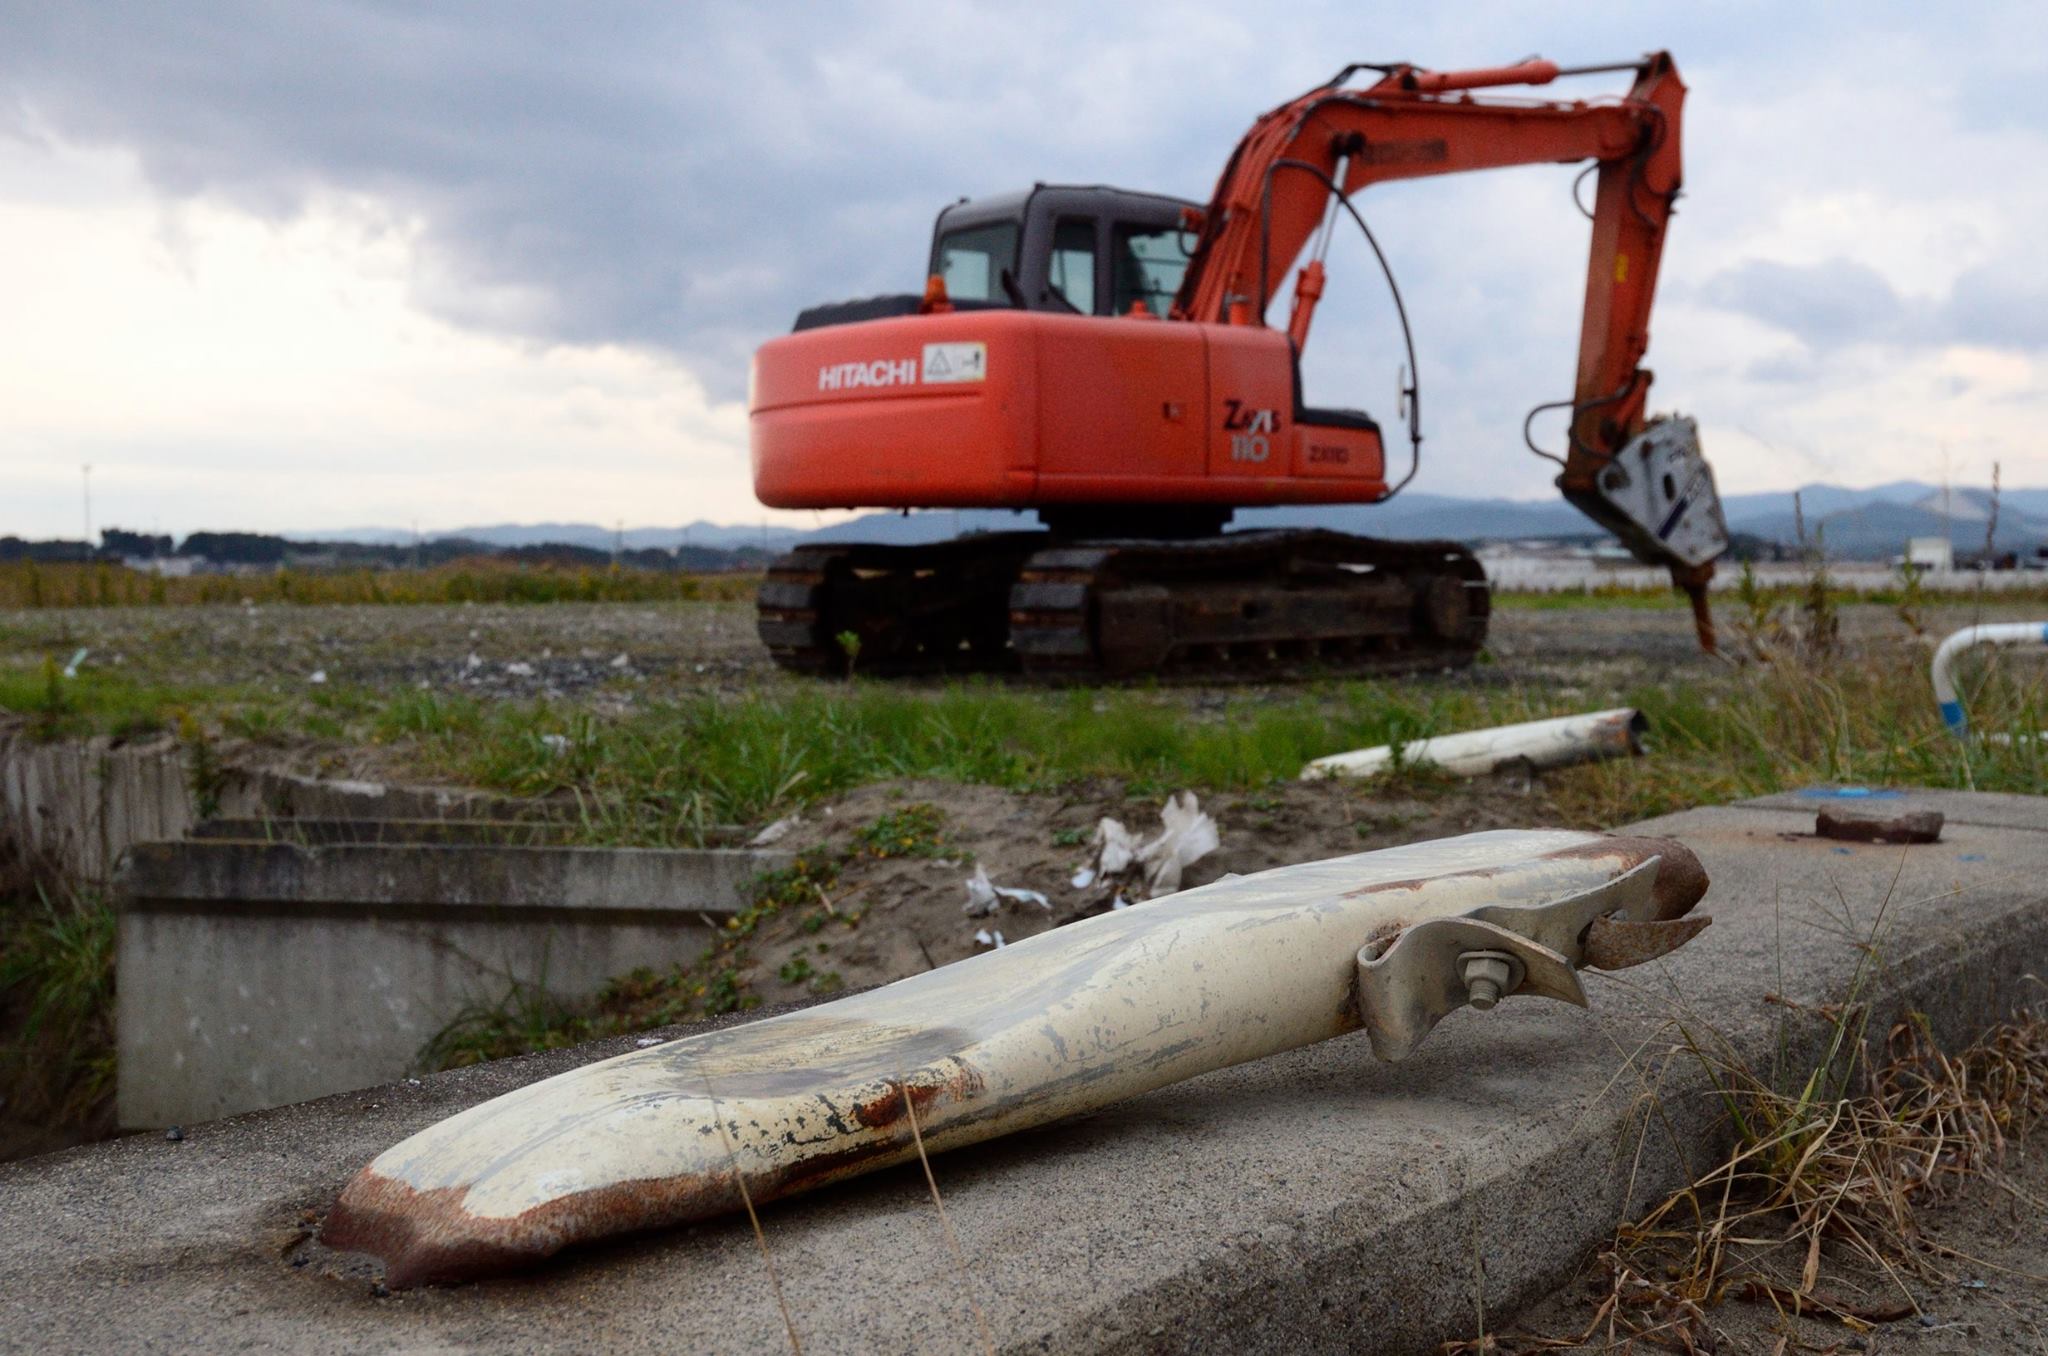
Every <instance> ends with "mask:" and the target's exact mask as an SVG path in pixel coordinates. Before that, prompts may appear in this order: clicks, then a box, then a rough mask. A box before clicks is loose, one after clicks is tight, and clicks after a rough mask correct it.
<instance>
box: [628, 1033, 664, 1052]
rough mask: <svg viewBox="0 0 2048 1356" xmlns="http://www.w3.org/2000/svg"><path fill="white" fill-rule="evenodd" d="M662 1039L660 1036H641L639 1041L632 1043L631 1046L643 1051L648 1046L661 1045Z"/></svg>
mask: <svg viewBox="0 0 2048 1356" xmlns="http://www.w3.org/2000/svg"><path fill="white" fill-rule="evenodd" d="M664 1039H665V1038H663V1037H661V1036H642V1037H641V1038H640V1039H639V1040H636V1041H634V1042H633V1044H634V1046H635V1047H637V1048H638V1049H641V1050H645V1049H646V1048H647V1047H648V1046H650V1045H661V1044H663V1043H664Z"/></svg>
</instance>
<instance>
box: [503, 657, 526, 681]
mask: <svg viewBox="0 0 2048 1356" xmlns="http://www.w3.org/2000/svg"><path fill="white" fill-rule="evenodd" d="M505 672H506V673H508V674H510V675H512V676H513V677H514V678H531V677H533V665H531V664H529V663H527V662H526V661H525V660H523V659H515V660H514V661H512V662H511V663H510V664H507V665H506V666H505Z"/></svg>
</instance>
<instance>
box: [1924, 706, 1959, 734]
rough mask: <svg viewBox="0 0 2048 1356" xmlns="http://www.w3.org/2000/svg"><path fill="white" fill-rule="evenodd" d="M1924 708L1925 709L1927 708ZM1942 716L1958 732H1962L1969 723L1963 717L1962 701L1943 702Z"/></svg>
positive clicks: (1950, 727) (1949, 726)
mask: <svg viewBox="0 0 2048 1356" xmlns="http://www.w3.org/2000/svg"><path fill="white" fill-rule="evenodd" d="M1922 709H1923V710H1924V709H1925V708H1922ZM1941 718H1942V720H1943V721H1945V722H1946V723H1947V725H1948V728H1949V729H1951V730H1954V731H1955V732H1956V733H1958V734H1961V733H1962V732H1963V730H1964V728H1965V727H1966V726H1967V725H1968V724H1969V722H1968V721H1967V720H1965V719H1964V718H1963V704H1962V703H1961V702H1943V703H1942V704H1941Z"/></svg>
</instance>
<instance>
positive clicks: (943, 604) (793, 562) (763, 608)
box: [755, 532, 1045, 677]
mask: <svg viewBox="0 0 2048 1356" xmlns="http://www.w3.org/2000/svg"><path fill="white" fill-rule="evenodd" d="M1044 542H1045V536H1044V534H1042V533H1037V532H1006V533H986V534H983V535H980V536H972V537H962V538H960V539H958V540H956V541H949V542H939V543H936V544H932V545H924V546H881V545H874V544H863V543H849V544H847V545H843V546H837V545H826V546H803V547H799V548H797V549H796V550H794V551H791V552H790V553H789V554H788V555H785V556H782V557H780V558H779V559H777V560H776V561H775V562H774V563H773V564H772V565H770V566H769V567H768V574H767V577H766V578H765V579H763V580H762V582H761V591H760V593H759V594H758V595H757V597H756V600H755V613H756V620H755V626H756V629H757V630H758V631H759V633H760V636H761V643H762V644H764V645H766V646H767V647H768V653H769V655H770V656H772V657H773V658H774V660H775V662H776V663H777V664H779V665H781V666H782V667H783V668H785V669H789V670H791V671H792V672H796V673H813V674H829V675H841V676H843V675H845V674H847V673H851V672H858V673H864V674H871V675H875V676H878V677H905V676H910V675H915V674H929V673H974V672H991V671H995V672H1001V671H1013V670H1015V669H1016V667H1017V661H1016V658H1015V656H1013V655H1012V654H1011V653H1010V648H1009V619H1008V608H1009V596H1010V588H1011V586H1012V584H1014V583H1015V581H1016V578H1017V572H1018V571H1019V570H1020V569H1021V568H1022V567H1023V563H1024V561H1025V560H1026V559H1028V558H1029V557H1030V555H1031V553H1032V551H1033V549H1034V548H1036V547H1038V546H1040V545H1042V544H1043V543H1044Z"/></svg>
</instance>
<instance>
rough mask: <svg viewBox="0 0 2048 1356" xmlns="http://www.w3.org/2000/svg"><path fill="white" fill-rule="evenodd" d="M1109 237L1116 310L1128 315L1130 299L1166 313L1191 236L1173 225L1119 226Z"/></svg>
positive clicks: (1190, 246)
mask: <svg viewBox="0 0 2048 1356" xmlns="http://www.w3.org/2000/svg"><path fill="white" fill-rule="evenodd" d="M1112 241H1113V243H1112V244H1111V247H1110V258H1111V259H1112V261H1113V264H1114V268H1115V271H1116V297H1115V314H1117V315H1128V314H1130V310H1131V303H1132V302H1136V301H1142V302H1144V303H1145V309H1146V310H1148V311H1150V312H1151V313H1152V314H1153V315H1157V316H1163V315H1165V314H1166V312H1167V310H1168V308H1169V307H1171V306H1172V305H1173V298H1174V296H1175V294H1176V293H1178V292H1179V291H1180V280H1181V275H1183V274H1185V273H1186V272H1187V271H1188V258H1189V255H1190V252H1191V251H1192V250H1193V248H1194V236H1192V235H1191V234H1189V233H1188V232H1186V231H1183V230H1180V229H1178V228H1175V227H1159V226H1119V227H1117V228H1116V232H1115V234H1114V236H1113V237H1112Z"/></svg>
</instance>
